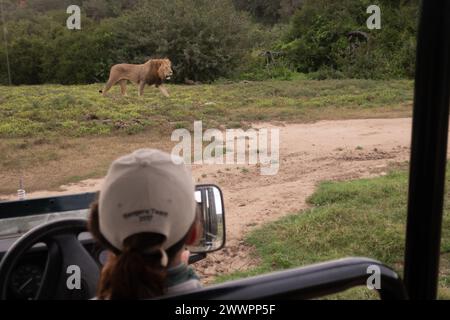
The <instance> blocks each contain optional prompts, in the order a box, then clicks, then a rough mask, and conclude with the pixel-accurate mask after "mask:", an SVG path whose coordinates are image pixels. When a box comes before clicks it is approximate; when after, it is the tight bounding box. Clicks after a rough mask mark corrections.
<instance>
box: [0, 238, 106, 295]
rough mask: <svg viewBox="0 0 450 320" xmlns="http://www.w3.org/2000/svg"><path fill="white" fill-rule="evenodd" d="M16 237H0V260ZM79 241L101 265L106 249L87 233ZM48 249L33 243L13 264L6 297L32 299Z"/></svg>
mask: <svg viewBox="0 0 450 320" xmlns="http://www.w3.org/2000/svg"><path fill="white" fill-rule="evenodd" d="M17 239H18V238H8V239H0V260H1V259H2V258H3V256H4V255H5V253H6V252H7V251H8V248H9V247H10V246H11V245H12V244H13V243H14V241H15V240H17ZM80 242H81V243H82V245H83V247H84V248H85V249H86V251H87V252H89V253H90V255H91V256H92V257H93V258H94V260H95V261H96V262H97V263H98V264H99V266H100V267H101V266H102V265H103V264H104V263H105V262H106V257H107V251H106V250H104V249H103V248H100V247H99V246H98V245H97V244H95V243H94V240H93V239H92V237H91V236H90V234H89V233H83V234H81V235H80ZM47 255H48V250H47V246H46V245H45V244H43V243H40V244H37V245H35V246H34V247H33V248H31V249H30V250H29V252H28V253H27V254H25V255H24V256H23V257H22V259H21V260H20V261H19V262H18V264H17V265H16V266H15V268H14V270H13V271H12V274H11V277H10V283H9V284H8V298H9V299H14V300H33V299H34V298H35V297H36V295H37V293H38V291H39V288H40V286H41V280H42V277H43V274H44V270H45V267H46V263H47Z"/></svg>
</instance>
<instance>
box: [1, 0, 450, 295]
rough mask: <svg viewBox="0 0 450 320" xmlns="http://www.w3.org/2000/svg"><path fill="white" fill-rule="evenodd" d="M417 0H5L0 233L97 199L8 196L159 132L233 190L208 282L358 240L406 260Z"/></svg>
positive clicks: (384, 257) (365, 247)
mask: <svg viewBox="0 0 450 320" xmlns="http://www.w3.org/2000/svg"><path fill="white" fill-rule="evenodd" d="M419 3H420V1H416V0H413V1H391V0H380V1H378V2H377V3H373V4H372V3H369V2H367V1H363V0H341V1H335V0H292V1H285V0H270V1H268V0H253V1H247V0H186V1H175V0H117V1H109V0H0V10H1V16H0V18H1V20H0V23H1V25H2V27H1V29H0V240H1V239H2V238H17V237H18V236H20V235H21V234H23V233H25V232H27V231H28V230H30V229H31V228H33V227H34V226H37V225H40V224H43V223H46V222H48V221H50V220H53V219H60V218H62V217H87V214H88V208H89V204H86V205H85V208H82V209H83V210H76V211H68V212H59V210H54V211H55V212H53V211H52V212H51V214H42V215H33V216H28V217H19V216H18V217H11V216H9V215H8V218H5V216H6V213H5V211H4V210H2V202H3V203H6V202H10V201H27V200H30V199H40V198H48V197H58V196H63V195H64V196H65V195H73V194H82V193H92V192H97V191H99V190H100V188H101V186H102V182H103V178H104V177H105V175H106V174H107V172H108V169H109V166H110V164H111V162H112V161H113V160H115V159H117V158H118V157H121V156H123V155H125V154H129V153H131V152H133V151H135V150H137V149H142V148H154V149H159V150H163V151H165V152H168V153H170V154H172V155H175V156H178V157H181V158H183V159H184V161H185V163H186V165H187V166H188V168H189V169H190V170H191V171H192V175H193V179H194V181H195V183H196V184H198V185H200V184H214V185H218V186H219V187H220V188H221V189H222V191H223V198H224V208H222V207H217V209H215V211H217V212H216V214H217V216H218V217H219V218H218V219H219V220H221V221H222V220H223V221H226V238H227V244H226V247H225V249H223V250H219V251H218V252H216V253H214V255H211V256H209V255H208V257H207V258H206V259H205V260H204V261H201V262H199V263H197V264H195V268H196V271H197V272H198V273H199V274H200V275H201V278H202V281H204V282H205V283H212V282H220V281H224V280H225V279H231V278H242V277H246V276H248V275H256V274H261V273H267V272H272V271H275V270H283V269H288V268H293V267H299V266H304V265H308V264H312V263H318V262H323V261H327V260H331V259H337V258H342V257H347V256H366V257H371V258H374V259H377V260H380V261H382V262H383V263H386V264H387V265H389V266H391V267H393V268H394V269H395V270H396V271H398V272H400V273H401V272H402V268H403V262H404V261H403V255H404V236H405V235H404V233H405V223H406V209H407V208H406V207H407V205H406V203H407V193H408V192H407V189H408V187H407V184H408V168H409V159H410V143H411V116H412V105H413V91H414V80H413V79H414V75H415V74H414V73H415V59H416V33H417V28H418V26H417V22H418V17H419ZM447 196H449V195H446V197H447ZM220 197H221V195H220V194H219V193H218V192H217V191H215V193H214V197H211V198H209V199H206V200H205V201H204V202H205V203H206V204H205V205H206V206H209V204H210V203H212V201H213V200H214V201H215V203H216V205H218V204H219V203H220V201H219V199H220ZM196 198H197V201H199V199H200V198H199V196H198V195H196ZM2 214H3V217H2ZM444 230H450V219H449V217H448V212H447V211H446V213H445V216H444ZM442 243H443V248H444V249H443V250H442V252H443V254H442V257H441V279H440V289H439V290H440V295H441V297H444V298H448V297H450V296H449V290H450V289H449V283H450V256H449V255H448V248H449V247H450V234H449V233H448V232H444V233H443V238H442ZM446 252H447V253H446ZM365 289H366V288H363V289H361V290H357V291H352V292H350V293H344V294H343V295H338V296H337V297H338V298H358V299H359V298H361V299H365V298H373V294H372V291H370V290H365ZM333 297H336V296H333Z"/></svg>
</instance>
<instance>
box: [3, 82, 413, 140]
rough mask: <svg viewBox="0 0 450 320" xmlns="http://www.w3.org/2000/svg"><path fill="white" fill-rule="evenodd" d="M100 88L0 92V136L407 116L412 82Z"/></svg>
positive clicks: (75, 134)
mask: <svg viewBox="0 0 450 320" xmlns="http://www.w3.org/2000/svg"><path fill="white" fill-rule="evenodd" d="M101 87H102V85H101V84H96V85H80V86H61V85H44V86H18V87H12V88H10V87H5V86H3V87H2V86H0V138H36V137H46V138H49V137H55V136H56V137H61V136H68V137H84V136H93V135H95V136H99V135H102V136H106V135H115V134H123V133H125V134H135V133H139V132H143V131H146V130H151V131H156V132H158V133H163V134H166V133H167V132H170V131H171V130H172V129H175V128H191V127H192V124H193V121H194V120H203V122H204V127H205V128H208V127H210V128H220V127H224V126H225V127H227V128H231V127H245V126H246V125H247V124H248V123H249V122H255V121H273V120H282V121H295V122H308V121H315V120H321V119H346V118H368V117H394V116H402V115H409V114H410V110H411V108H410V105H411V102H412V87H413V83H412V81H407V80H405V81H372V80H327V81H311V80H296V81H264V82H245V83H244V82H242V83H228V84H226V83H224V84H213V85H199V86H176V85H169V86H168V90H169V92H170V93H171V97H170V98H169V99H166V98H164V97H163V96H162V95H161V94H160V93H159V91H158V90H157V89H155V88H147V89H146V94H145V96H144V97H143V98H139V97H137V95H136V89H135V88H134V87H133V86H129V96H128V97H125V98H122V97H121V96H120V95H119V88H118V87H114V88H113V90H112V91H111V93H110V95H111V96H110V97H106V98H105V97H102V96H101V95H100V94H99V93H98V90H99V89H100V88H101Z"/></svg>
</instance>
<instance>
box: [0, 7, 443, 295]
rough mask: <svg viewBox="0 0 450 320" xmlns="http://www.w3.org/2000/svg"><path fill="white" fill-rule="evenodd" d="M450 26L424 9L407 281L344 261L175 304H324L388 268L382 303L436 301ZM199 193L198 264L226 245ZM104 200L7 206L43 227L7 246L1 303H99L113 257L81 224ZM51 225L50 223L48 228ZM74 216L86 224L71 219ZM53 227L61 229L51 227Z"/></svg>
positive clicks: (206, 194)
mask: <svg viewBox="0 0 450 320" xmlns="http://www.w3.org/2000/svg"><path fill="white" fill-rule="evenodd" d="M448 16H450V3H449V2H448V1H444V0H440V1H424V2H423V4H422V11H421V19H420V29H419V35H418V48H417V49H418V50H417V64H416V76H415V77H416V78H415V97H414V110H413V129H412V148H411V159H410V160H411V161H410V180H409V195H408V197H409V200H408V220H407V230H406V250H405V264H404V275H403V279H401V278H400V277H399V275H398V274H397V273H396V272H394V271H393V270H392V269H391V268H390V267H389V266H386V265H384V264H383V263H382V262H378V261H375V260H372V259H370V258H344V259H340V260H335V261H328V262H324V263H320V264H316V265H311V266H306V267H301V268H297V269H291V270H287V271H282V272H277V273H271V274H266V275H262V276H257V277H251V278H247V279H243V280H236V281H229V282H226V283H224V284H220V285H214V286H210V287H207V288H204V289H200V290H197V291H194V292H191V293H188V294H182V295H177V296H174V297H168V298H169V299H275V298H276V299H309V298H319V297H322V296H325V295H327V294H330V293H336V292H340V291H343V290H346V289H348V288H352V287H356V286H361V285H365V284H366V281H367V277H368V274H367V268H368V266H370V265H375V266H378V267H379V269H380V272H381V289H379V290H378V292H379V296H380V298H381V299H435V298H436V294H437V278H438V270H439V249H440V238H441V223H442V212H443V194H444V178H445V165H446V158H447V139H448V119H449V98H450V97H449V94H450V20H449V19H448ZM196 192H197V195H196V198H197V201H198V202H199V206H200V207H201V210H202V216H203V226H204V234H203V239H202V241H201V242H200V243H199V245H198V247H192V248H190V250H191V252H192V253H193V254H192V256H191V262H192V263H194V262H196V261H198V260H201V259H202V258H204V257H205V256H206V254H207V253H209V252H212V251H215V250H219V249H220V248H222V247H223V245H224V243H225V211H224V205H223V197H222V194H221V191H220V189H219V188H218V187H216V186H211V185H204V186H198V187H197V191H196ZM95 196H96V195H95V194H79V195H71V196H64V197H53V198H45V199H34V200H28V201H17V202H5V203H1V204H0V217H1V218H2V219H12V218H14V219H17V218H23V219H24V223H25V224H27V223H28V224H30V223H33V221H34V223H35V224H37V226H36V227H35V228H33V229H31V230H30V231H28V232H27V233H25V234H23V235H21V236H20V237H19V238H17V237H15V238H14V237H8V236H3V237H2V239H0V258H1V259H2V260H1V264H0V288H1V289H0V290H1V291H0V294H1V299H14V298H15V299H89V298H92V297H93V296H94V295H95V287H96V282H97V279H98V275H99V270H100V268H101V264H102V253H103V250H102V248H99V247H97V246H96V245H95V244H94V243H93V241H92V240H91V238H90V236H89V234H86V221H85V220H84V219H80V218H79V217H80V215H79V213H80V212H84V213H87V211H88V208H89V206H90V204H91V203H92V201H93V200H94V199H95ZM44 215H45V217H46V218H45V219H42V217H44ZM71 215H74V216H76V217H78V218H76V219H75V218H70V217H71ZM60 216H64V217H65V218H66V219H60ZM36 217H38V218H37V219H36ZM39 217H41V218H39ZM33 219H36V220H33ZM52 219H55V220H54V221H49V222H45V221H47V220H52ZM43 221H44V222H43ZM17 231H18V230H17V228H16V229H15V230H13V231H12V233H15V234H17V233H20V232H17ZM42 243H45V245H46V246H44V245H41V244H42ZM30 248H32V249H31V250H29V249H30ZM70 265H78V266H80V268H81V269H82V275H83V276H82V288H83V290H76V291H68V290H66V289H64V288H66V286H65V281H66V280H65V279H66V277H67V275H66V273H65V270H66V269H67V267H68V266H70Z"/></svg>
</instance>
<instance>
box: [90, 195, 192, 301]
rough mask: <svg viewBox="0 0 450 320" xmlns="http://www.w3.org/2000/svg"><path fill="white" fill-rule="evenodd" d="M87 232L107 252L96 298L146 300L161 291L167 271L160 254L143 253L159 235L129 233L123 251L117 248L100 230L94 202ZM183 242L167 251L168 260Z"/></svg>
mask: <svg viewBox="0 0 450 320" xmlns="http://www.w3.org/2000/svg"><path fill="white" fill-rule="evenodd" d="M89 231H90V232H91V234H92V235H93V236H94V238H95V239H96V240H97V241H98V242H99V243H100V245H102V246H103V247H105V248H106V249H108V250H110V251H111V253H110V254H109V257H108V260H107V262H106V263H105V265H104V267H103V270H102V272H101V275H100V281H99V284H98V287H97V298H99V299H111V300H119V299H123V300H125V299H133V300H136V299H150V298H154V297H158V296H161V295H163V294H164V293H165V290H166V276H167V272H166V268H164V267H162V266H161V261H162V258H163V256H162V253H161V252H159V251H157V252H154V253H148V254H147V253H144V252H145V250H146V249H148V248H151V247H154V246H156V245H159V244H162V243H163V242H164V240H165V237H164V236H163V235H161V234H157V233H150V232H146V233H138V234H135V235H132V236H130V237H128V238H127V239H125V241H124V243H123V247H124V248H123V251H120V250H118V249H117V248H115V247H114V246H112V245H111V244H110V243H109V242H108V241H107V240H106V239H105V237H103V235H102V234H101V232H100V227H99V212H98V203H94V204H93V205H92V207H91V214H90V218H89ZM185 241H186V237H184V238H183V239H182V240H181V241H179V242H178V243H177V244H175V245H174V246H172V247H171V248H169V249H168V250H167V255H168V257H169V260H170V259H171V258H172V257H173V256H174V255H175V254H176V253H177V252H179V251H180V250H181V249H182V248H183V245H184V243H185Z"/></svg>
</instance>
